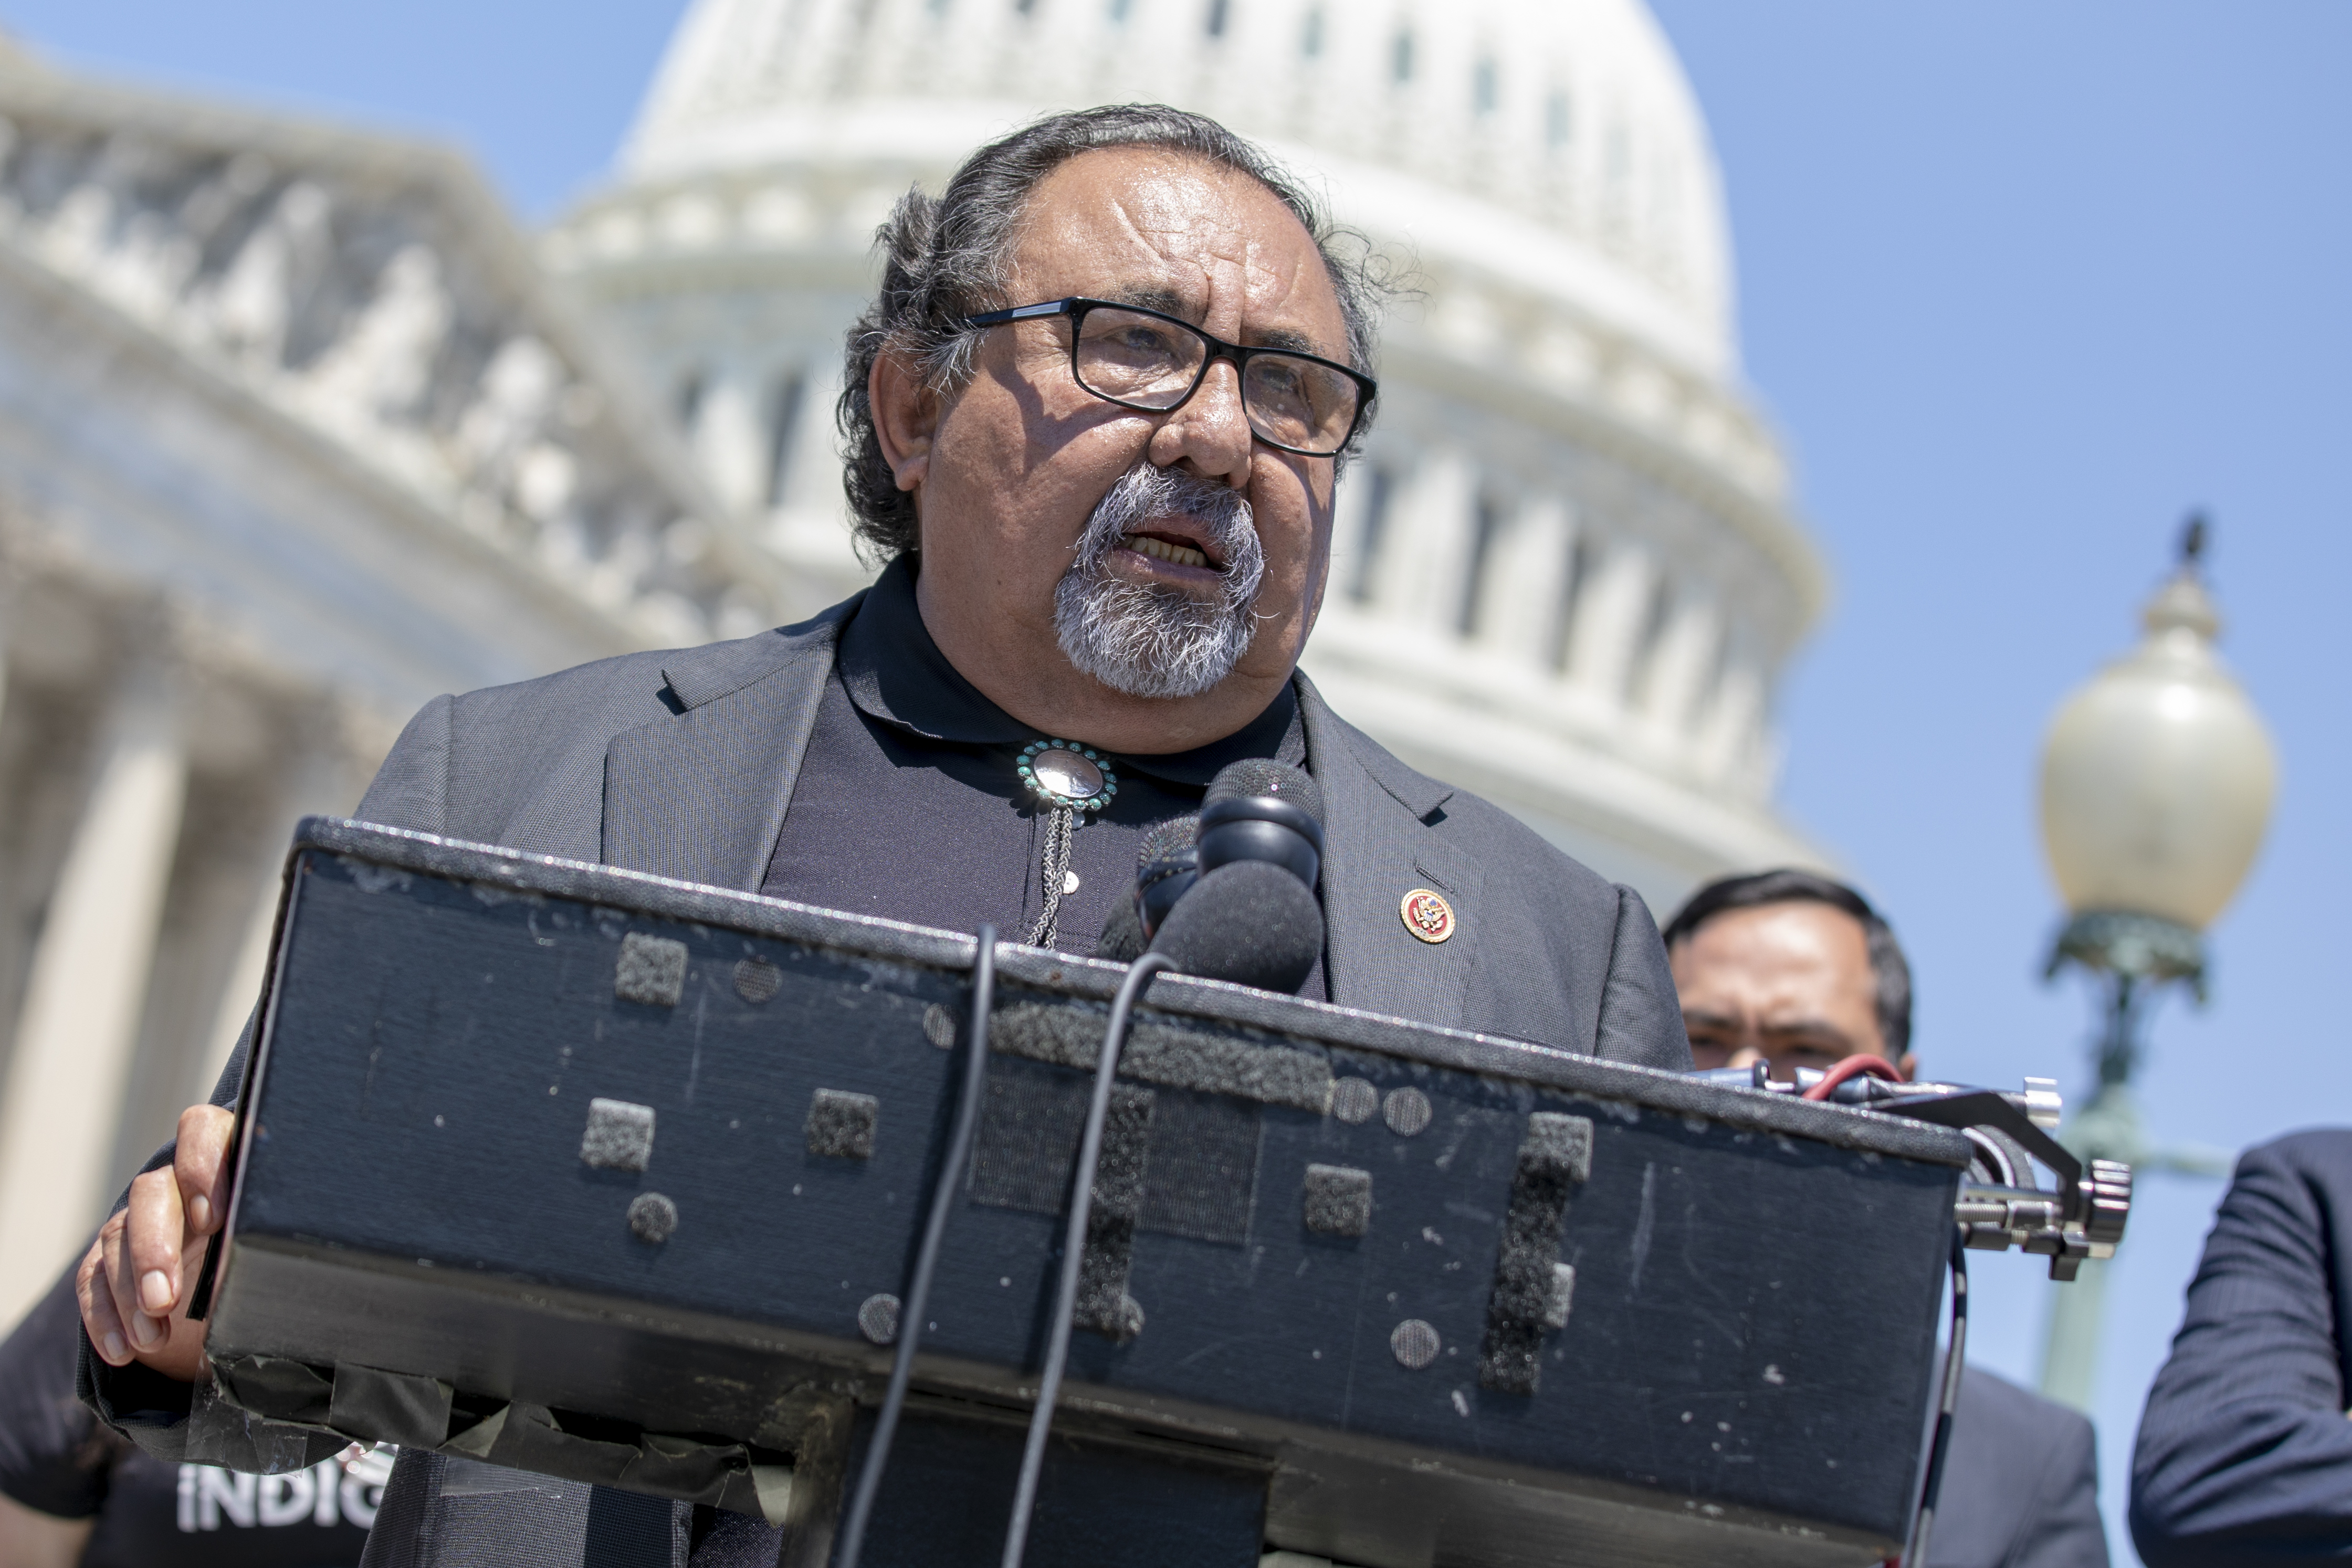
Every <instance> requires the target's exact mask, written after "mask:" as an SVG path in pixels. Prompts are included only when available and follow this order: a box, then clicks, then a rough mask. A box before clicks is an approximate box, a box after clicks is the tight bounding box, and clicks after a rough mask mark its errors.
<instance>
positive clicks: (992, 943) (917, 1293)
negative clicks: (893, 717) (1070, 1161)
mask: <svg viewBox="0 0 2352 1568" xmlns="http://www.w3.org/2000/svg"><path fill="white" fill-rule="evenodd" d="M974 940H975V941H976V942H977V944H978V946H977V949H976V951H975V952H974V954H973V956H972V962H971V1039H970V1043H969V1044H968V1045H967V1046H966V1047H965V1051H966V1054H965V1057H964V1064H963V1094H962V1097H961V1099H960V1100H958V1101H957V1103H956V1118H955V1131H954V1132H953V1134H950V1137H949V1139H948V1150H947V1157H946V1159H945V1160H944V1161H943V1162H942V1164H941V1165H940V1178H939V1183H938V1185H937V1186H935V1187H933V1188H932V1191H931V1214H930V1218H929V1220H928V1221H926V1222H925V1224H924V1226H923V1240H922V1245H921V1246H920V1247H919V1248H918V1249H916V1252H915V1273H914V1278H913V1279H912V1280H910V1281H908V1285H907V1302H906V1305H905V1306H904V1307H902V1308H901V1309H900V1310H899V1312H898V1354H897V1356H896V1358H895V1359H894V1360H893V1361H892V1362H891V1364H890V1388H889V1392H887V1394H885V1395H884V1396H882V1410H881V1413H880V1414H879V1415H877V1416H876V1417H875V1418H874V1436H873V1437H872V1439H871V1440H870V1441H868V1442H867V1444H866V1460H865V1463H864V1464H862V1465H860V1466H859V1467H858V1470H857V1490H856V1492H855V1493H854V1494H852V1496H851V1498H850V1503H849V1513H848V1516H847V1518H846V1519H845V1521H843V1524H842V1531H841V1555H840V1556H839V1557H838V1558H837V1559H835V1561H836V1563H838V1564H839V1568H857V1556H858V1553H859V1552H862V1551H863V1550H864V1549H865V1546H866V1521H867V1520H869V1519H870V1518H872V1517H873V1513H874V1500H875V1497H876V1496H877V1494H878V1493H879V1492H880V1491H881V1490H882V1470H883V1468H884V1467H885V1466H886V1465H887V1464H888V1463H889V1462H890V1439H891V1438H892V1437H896V1436H897V1435H898V1415H899V1412H900V1411H901V1410H903V1409H905V1407H906V1404H907V1384H908V1380H909V1379H910V1378H912V1377H913V1375H914V1372H915V1347H916V1344H917V1343H918V1342H919V1341H920V1340H921V1338H922V1329H923V1313H924V1312H926V1311H928V1310H929V1306H930V1300H931V1276H932V1274H933V1273H934V1272H935V1271H936V1270H938V1268H939V1262H940V1243H941V1241H942V1240H944V1239H945V1238H946V1236H947V1228H948V1211H949V1210H950V1208H952V1207H954V1204H955V1189H956V1183H957V1182H958V1181H959V1180H961V1177H962V1175H963V1168H964V1166H965V1165H966V1164H967V1163H968V1162H969V1161H970V1160H971V1142H972V1134H973V1132H974V1130H975V1129H976V1128H977V1127H978V1126H979V1125H980V1107H981V1103H982V1101H983V1100H985V1099H986V1098H987V1095H988V1015H989V1012H990V1009H992V1008H993V1007H994V1005H995V1000H996V927H995V926H993V925H982V927H981V928H980V930H979V931H978V932H977V933H976V934H975V936H974Z"/></svg>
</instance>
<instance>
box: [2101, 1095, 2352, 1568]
mask: <svg viewBox="0 0 2352 1568" xmlns="http://www.w3.org/2000/svg"><path fill="white" fill-rule="evenodd" d="M2347 1195H2352V1134H2346V1133H2329V1134H2303V1135H2300V1136H2297V1137H2293V1138H2286V1139H2282V1140H2281V1141H2279V1142H2278V1143H2275V1144H2272V1145H2267V1146H2265V1147H2263V1148H2259V1149H2255V1150H2252V1152H2250V1153H2248V1154H2247V1155H2245V1157H2244V1158H2242V1160H2240V1161H2239V1163H2238V1173H2237V1177H2236V1179H2235V1180H2234V1181H2232V1182H2231V1186H2230V1191H2229V1194H2228V1196H2226V1197H2223V1198H2222V1200H2221V1209H2220V1211H2219V1212H2218V1213H2217V1214H2216V1215H2215V1216H2214V1219H2213V1231H2212V1234H2211V1235H2210V1237H2208V1238H2207V1239H2206V1242H2205V1256H2204V1260H2202V1261H2201V1262H2200V1264H2199V1265H2198V1269H2197V1277H2196V1279H2194V1280H2193V1281H2190V1283H2189V1301H2188V1311H2187V1312H2186V1314H2185V1316H2184V1317H2183V1320H2182V1322H2181V1325H2180V1332H2179V1334H2177V1335H2175V1336H2174V1338H2173V1342H2172V1355H2171V1358H2170V1359H2169V1360H2168V1361H2167V1362H2166V1363H2165V1364H2164V1368H2163V1370H2162V1371H2160V1372H2158V1374H2157V1377H2156V1383H2155V1385H2154V1386H2153V1387H2151V1388H2150V1389H2149V1390H2148V1396H2147V1411H2146V1412H2145V1414H2144V1415H2143V1416H2141V1419H2140V1427H2139V1441H2138V1445H2137V1448H2136V1449H2135V1450H2134V1452H2133V1455H2132V1499H2131V1528H2132V1541H2133V1542H2134V1544H2136V1545H2137V1547H2138V1548H2139V1552H2140V1557H2141V1559H2142V1560H2143V1561H2144V1562H2146V1563H2147V1564H2148V1568H2203V1565H2205V1564H2209V1563H2210V1564H2221V1563H2284V1562H2288V1561H2295V1562H2302V1561H2305V1560H2307V1559H2311V1558H2316V1557H2341V1556H2344V1555H2347V1554H2352V1420H2347V1419H2346V1418H2345V1411H2344V1405H2345V1379H2344V1366H2343V1355H2344V1346H2343V1343H2342V1340H2341V1338H2340V1336H2339V1333H2338V1320H2339V1317H2340V1314H2341V1312H2342V1306H2341V1303H2340V1301H2339V1300H2338V1292H2337V1290H2336V1271H2337V1270H2340V1269H2341V1268H2342V1267H2343V1266H2344V1252H2343V1249H2342V1246H2341V1243H2342V1242H2343V1240H2344V1239H2345V1238H2344V1237H2343V1236H2342V1235H2341V1233H2340V1231H2339V1227H2340V1225H2341V1223H2342V1219H2343V1216H2342V1214H2341V1212H2340V1206H2341V1205H2342V1201H2343V1199H2344V1198H2345V1197H2347Z"/></svg>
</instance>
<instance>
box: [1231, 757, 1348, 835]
mask: <svg viewBox="0 0 2352 1568" xmlns="http://www.w3.org/2000/svg"><path fill="white" fill-rule="evenodd" d="M1269 795H1270V796H1272V797H1274V798H1275V799H1276V800H1287V801H1289V802H1290V803H1291V804H1292V805H1294V806H1296V807H1297V808H1298V809H1299V810H1302V811H1305V812H1306V813H1307V815H1308V816H1310V817H1312V818H1314V819H1315V821H1316V822H1317V824H1318V825H1320V824H1321V822H1322V821H1323V791H1322V790H1321V789H1318V787H1317V786H1316V783H1315V780H1314V779H1310V778H1308V777H1307V773H1306V771H1305V769H1303V768H1293V767H1292V766H1290V764H1288V763H1287V762H1276V761H1275V760H1274V759H1273V758H1270V757H1244V758H1242V759H1241V760H1240V761H1239V762H1228V763H1227V764H1225V766H1224V767H1223V768H1219V769H1218V770H1217V776H1216V777H1215V778H1214V779H1210V780H1209V793H1208V796H1207V798H1206V799H1205V800H1202V802H1201V803H1202V806H1204V807H1206V806H1210V805H1213V804H1214V803H1215V802H1217V801H1219V800H1234V799H1248V798H1264V797H1265V796H1269Z"/></svg>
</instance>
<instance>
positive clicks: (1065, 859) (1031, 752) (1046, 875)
mask: <svg viewBox="0 0 2352 1568" xmlns="http://www.w3.org/2000/svg"><path fill="white" fill-rule="evenodd" d="M1019 767H1020V770H1021V782H1022V783H1023V784H1024V785H1026V786H1027V787H1028V789H1029V793H1030V794H1032V795H1034V796H1035V797H1036V799H1037V807H1038V810H1040V811H1041V812H1043V813H1044V815H1045V848H1044V850H1043V851H1042V852H1041V853H1040V855H1039V857H1038V866H1037V886H1038V889H1039V891H1040V893H1041V894H1043V895H1044V901H1045V902H1044V904H1043V907H1041V908H1040V909H1039V910H1038V912H1037V919H1036V923H1035V924H1034V925H1031V926H1030V927H1029V946H1032V947H1051V946H1053V945H1054V942H1055V938H1056V937H1058V936H1060V935H1061V932H1062V899H1063V896H1064V895H1065V894H1069V893H1074V892H1076V888H1075V887H1073V886H1072V885H1071V883H1070V836H1071V835H1072V834H1073V833H1075V832H1076V831H1078V816H1079V814H1080V813H1081V812H1094V811H1099V810H1102V809H1103V808H1104V807H1105V806H1108V805H1109V804H1110V798H1111V797H1112V796H1114V795H1116V794H1118V775H1117V774H1115V773H1113V772H1112V771H1111V766H1110V759H1109V758H1107V757H1105V756H1104V755H1103V754H1102V753H1101V752H1099V751H1097V750H1096V749H1095V748H1094V747H1091V746H1080V745H1079V744H1078V743H1077V742H1076V741H1074V740H1033V741H1031V742H1030V743H1029V744H1028V745H1027V746H1025V747H1022V749H1021V760H1020V763H1019Z"/></svg>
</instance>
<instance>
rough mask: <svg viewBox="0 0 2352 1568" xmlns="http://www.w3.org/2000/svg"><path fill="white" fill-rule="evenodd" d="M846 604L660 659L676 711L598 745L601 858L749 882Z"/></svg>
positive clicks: (727, 883)
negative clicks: (761, 635)
mask: <svg viewBox="0 0 2352 1568" xmlns="http://www.w3.org/2000/svg"><path fill="white" fill-rule="evenodd" d="M858 597H859V598H862V597H864V596H863V595H859V596H858ZM856 606H857V599H856V598H853V599H851V600H849V601H846V602H845V603H842V604H839V605H835V607H834V608H833V609H831V610H829V611H827V612H825V613H824V615H823V616H821V617H819V618H818V619H817V620H816V621H814V622H809V623H807V625H806V628H805V630H801V629H797V628H796V629H795V632H794V634H793V635H790V636H787V637H784V638H782V639H778V640H776V641H774V642H767V641H765V640H761V639H754V640H752V641H751V643H714V644H712V645H711V646H709V647H708V648H695V649H688V650H687V651H685V652H683V653H678V654H677V655H676V656H675V657H673V658H671V659H669V660H668V661H667V662H666V663H665V664H663V666H662V678H663V679H664V680H666V681H667V682H668V683H669V695H670V700H671V701H672V703H673V704H674V706H676V708H677V711H676V712H674V713H672V714H670V715H668V716H665V717H662V718H658V719H656V720H654V721H653V722H652V723H650V724H645V725H640V726H638V727H636V728H635V729H631V730H625V731H623V732H622V733H621V734H620V735H617V736H615V737H614V738H613V742H612V744H611V746H609V747H607V748H606V749H605V753H604V839H603V855H602V858H603V860H604V862H605V863H606V864H608V865H618V866H627V867H629V868H631V869H632V870H635V871H646V872H652V873H655V874H656V875H658V876H670V877H677V878H678V879H679V880H681V881H684V882H698V883H707V884H709V885H711V886H716V887H730V888H737V889H740V890H742V891H745V892H757V891H758V889H759V887H760V884H761V882H762V881H763V880H765V878H766V875H767V869H768V859H769V856H770V855H771V854H772V852H774V849H775V844H776V835H777V833H778V832H780V831H782V828H783V822H784V810H785V808H786V807H787V806H789V805H790V804H791V803H792V798H793V780H794V779H797V778H798V777H799V774H800V767H801V758H803V755H805V753H806V752H807V750H808V739H809V732H810V731H811V730H812V729H813V728H814V727H815V724H816V711H817V704H818V703H819V702H820V701H822V700H823V698H824V684H825V682H826V680H827V679H829V678H830V677H831V675H832V674H833V655H834V645H835V641H836V639H837V637H838V634H839V632H840V630H841V625H842V622H845V621H846V620H847V619H848V618H849V617H850V616H851V615H852V614H854V613H855V612H856Z"/></svg>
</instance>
